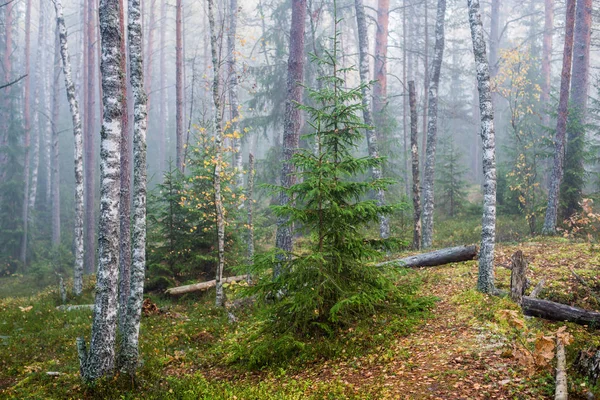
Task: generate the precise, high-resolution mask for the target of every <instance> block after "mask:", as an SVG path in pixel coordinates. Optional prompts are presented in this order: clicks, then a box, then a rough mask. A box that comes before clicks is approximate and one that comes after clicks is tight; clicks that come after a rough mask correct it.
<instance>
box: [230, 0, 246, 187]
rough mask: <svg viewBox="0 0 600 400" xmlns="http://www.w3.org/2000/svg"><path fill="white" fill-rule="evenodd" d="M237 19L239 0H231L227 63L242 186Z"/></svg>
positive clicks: (236, 163)
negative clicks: (236, 47)
mask: <svg viewBox="0 0 600 400" xmlns="http://www.w3.org/2000/svg"><path fill="white" fill-rule="evenodd" d="M237 19H238V2H237V0H229V32H228V34H227V53H228V54H229V58H228V60H227V64H228V67H229V71H228V73H229V107H230V108H231V126H232V130H233V140H232V142H233V149H234V152H233V157H234V159H233V167H234V169H235V171H236V174H237V178H236V186H237V187H238V188H242V187H243V186H244V165H243V160H242V138H241V133H240V121H239V120H240V111H239V106H240V105H239V100H238V70H237V53H236V50H235V46H236V35H237Z"/></svg>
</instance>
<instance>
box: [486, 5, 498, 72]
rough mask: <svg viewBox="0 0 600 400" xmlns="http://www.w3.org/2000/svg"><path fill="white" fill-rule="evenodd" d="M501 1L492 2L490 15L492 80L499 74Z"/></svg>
mask: <svg viewBox="0 0 600 400" xmlns="http://www.w3.org/2000/svg"><path fill="white" fill-rule="evenodd" d="M500 1H501V0H492V10H491V14H490V54H489V60H490V78H492V79H493V78H494V77H495V76H496V74H497V73H498V67H499V66H498V50H499V47H500Z"/></svg>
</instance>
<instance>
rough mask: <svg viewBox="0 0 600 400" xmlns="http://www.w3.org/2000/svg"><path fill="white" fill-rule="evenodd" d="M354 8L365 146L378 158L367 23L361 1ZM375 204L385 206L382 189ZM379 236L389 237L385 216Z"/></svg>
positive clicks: (374, 170)
mask: <svg viewBox="0 0 600 400" xmlns="http://www.w3.org/2000/svg"><path fill="white" fill-rule="evenodd" d="M354 5H355V7H356V24H357V26H358V43H359V56H360V68H359V74H360V81H361V83H362V84H363V87H362V103H363V119H364V120H365V124H366V125H368V126H369V127H368V128H367V129H366V134H367V146H368V150H369V156H370V157H372V158H378V157H379V149H378V147H377V135H376V134H375V131H374V130H373V117H372V116H371V107H370V102H371V89H370V87H369V85H368V83H369V39H368V34H367V21H366V18H365V7H364V5H363V0H355V2H354ZM371 176H372V177H373V180H378V179H381V178H382V173H381V169H380V167H378V166H373V167H371ZM375 197H376V199H377V204H378V205H379V206H382V205H384V204H385V192H384V190H383V189H378V190H377V192H376V193H375ZM379 236H380V237H381V238H382V239H387V238H388V237H389V236H390V222H389V219H388V217H387V216H385V215H380V216H379Z"/></svg>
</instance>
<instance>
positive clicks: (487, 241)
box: [467, 0, 496, 293]
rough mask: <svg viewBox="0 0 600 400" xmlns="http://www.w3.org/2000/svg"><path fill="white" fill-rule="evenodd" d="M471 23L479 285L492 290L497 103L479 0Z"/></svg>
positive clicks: (471, 0) (473, 2) (472, 8)
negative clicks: (479, 188)
mask: <svg viewBox="0 0 600 400" xmlns="http://www.w3.org/2000/svg"><path fill="white" fill-rule="evenodd" d="M467 2H468V6H469V24H470V25H471V38H472V40H473V54H474V56H475V68H476V71H477V87H478V90H479V113H480V116H481V140H482V142H483V176H484V181H483V219H482V224H481V250H480V253H479V276H478V279H477V289H478V290H479V291H481V292H484V293H493V292H494V291H495V286H494V245H495V240H496V138H495V130H494V107H493V105H492V93H491V89H490V66H489V63H488V60H487V56H486V54H485V53H486V51H485V38H484V34H483V25H482V24H481V13H480V7H479V0H467Z"/></svg>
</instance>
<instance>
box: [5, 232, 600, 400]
mask: <svg viewBox="0 0 600 400" xmlns="http://www.w3.org/2000/svg"><path fill="white" fill-rule="evenodd" d="M517 249H520V250H523V252H524V253H525V255H526V256H527V257H528V258H529V261H530V266H531V272H530V279H531V280H532V282H534V283H537V282H538V281H539V279H541V278H542V277H543V278H546V280H547V284H546V288H545V289H544V290H543V292H542V294H541V297H544V298H547V299H552V300H555V301H561V302H565V303H569V304H572V305H576V306H579V307H584V308H588V309H595V310H598V309H599V308H600V304H598V302H597V301H598V300H597V297H598V295H599V291H600V290H599V289H600V277H599V274H598V269H599V268H600V267H599V265H600V255H599V253H598V251H597V249H596V248H595V247H594V246H591V245H589V244H586V243H574V242H570V241H566V240H561V239H544V240H537V241H530V242H524V243H520V244H513V245H500V246H498V249H497V255H496V262H497V264H498V267H497V274H496V280H497V285H498V286H499V287H500V288H505V289H506V288H507V287H508V284H509V277H510V271H508V270H507V269H504V268H502V267H501V266H500V264H508V263H509V258H510V255H511V254H512V253H513V252H514V251H516V250H517ZM570 268H573V269H574V271H576V273H577V274H579V275H580V276H581V277H583V279H584V280H585V281H586V283H587V284H588V286H589V287H588V286H584V285H582V284H581V283H580V282H579V281H578V280H577V279H576V278H575V276H574V275H573V274H572V272H571V271H570ZM476 278H477V262H476V261H471V262H466V263H461V264H452V265H447V266H443V267H435V268H424V269H420V270H415V271H408V272H407V273H406V274H405V275H404V276H403V277H402V278H401V279H402V280H406V281H410V282H412V283H415V282H416V283H417V284H419V285H420V286H419V292H420V293H421V295H423V296H435V297H436V298H437V299H438V300H439V301H437V302H435V303H434V305H433V307H432V308H431V310H430V311H429V312H427V311H418V312H417V311H415V312H407V313H406V314H405V315H396V316H394V315H389V314H388V315H374V316H373V317H372V318H371V319H370V320H368V321H364V322H363V323H361V324H358V325H355V326H353V327H351V328H348V329H346V330H345V331H343V332H340V333H339V335H338V336H337V337H336V338H335V339H318V340H317V339H307V340H305V341H302V342H298V343H295V344H294V346H291V347H290V346H288V347H287V349H288V350H290V353H289V356H286V358H284V360H281V359H279V362H277V360H276V362H273V363H271V364H270V365H266V366H264V367H263V368H260V369H256V365H254V366H253V368H250V366H249V364H248V363H242V362H240V359H241V357H240V354H242V355H243V354H245V353H244V349H243V347H244V346H247V343H245V342H244V340H245V338H247V337H249V336H250V335H251V334H252V332H253V330H256V327H257V324H258V323H260V322H259V321H258V320H257V317H256V316H253V315H251V314H250V311H246V314H244V313H238V318H239V322H238V323H237V324H230V323H229V322H228V318H227V315H226V313H224V312H223V311H222V310H218V309H215V308H214V307H212V300H213V299H212V296H213V295H214V293H211V292H208V293H205V294H203V295H200V296H188V297H187V298H181V299H177V300H171V299H166V298H162V297H159V296H153V297H151V300H152V301H153V302H155V303H156V304H157V305H158V307H159V308H160V310H161V311H160V312H150V313H148V315H145V316H144V318H143V320H142V329H141V338H140V343H141V346H142V356H143V365H142V366H141V367H140V369H139V373H138V375H137V377H136V379H135V380H132V379H130V378H129V377H127V376H124V375H117V376H115V377H114V378H110V379H106V380H102V381H100V382H98V383H97V384H96V385H95V386H93V387H90V386H86V385H84V384H83V383H82V382H81V380H80V378H79V371H78V368H79V367H78V360H77V355H76V349H75V338H76V337H77V336H80V335H84V336H86V338H88V339H89V333H90V322H91V311H88V310H81V311H70V312H62V311H58V310H56V308H55V306H56V305H58V304H59V299H58V297H59V296H58V293H57V290H56V288H47V289H44V290H42V291H38V293H36V294H34V295H31V294H29V293H28V292H27V291H25V290H24V289H23V288H24V286H25V285H24V284H23V282H24V281H25V280H26V279H27V278H26V277H10V278H4V279H2V280H1V281H0V288H2V292H1V293H2V296H1V297H2V299H0V397H1V398H15V399H67V398H86V399H93V398H98V399H100V398H102V399H104V398H111V399H116V398H123V399H137V398H139V399H151V398H156V399H311V398H312V399H384V398H389V399H400V398H402V399H404V398H406V399H421V398H438V399H474V398H482V399H485V398H495V399H514V398H517V399H545V398H551V397H552V396H553V390H554V378H553V367H552V364H548V365H533V366H532V365H526V364H524V363H523V362H521V361H522V360H519V358H518V357H515V351H524V352H527V351H529V352H534V351H535V350H534V344H533V341H534V339H535V338H536V337H538V336H539V335H547V336H550V335H552V334H553V333H554V332H556V330H557V329H558V328H559V327H560V326H562V325H564V324H563V323H549V322H546V321H542V320H539V319H533V318H532V319H526V318H523V317H521V316H520V312H519V310H518V307H517V306H516V305H515V304H514V303H512V302H511V301H510V300H508V299H506V298H499V297H489V296H485V295H482V294H480V293H478V292H476V291H475V290H473V288H474V287H475V283H476ZM92 287H93V284H92V282H87V283H86V289H87V290H86V294H85V295H84V298H83V299H81V300H78V301H77V302H81V303H85V302H91V299H92V295H91V289H92ZM11 288H19V292H18V293H11V292H10V289H11ZM9 296H10V297H9ZM71 302H75V300H74V299H72V300H71ZM506 310H511V311H515V312H516V313H515V314H510V312H507V311H506ZM507 315H517V316H518V317H511V318H513V319H515V320H511V318H507ZM521 322H522V323H521ZM566 325H567V329H568V331H569V332H570V333H571V334H572V335H573V336H574V342H573V344H571V345H570V346H569V347H568V348H567V351H568V362H569V365H571V364H572V362H573V360H574V357H575V355H576V353H577V351H578V350H579V349H580V348H583V347H589V346H594V345H595V346H600V335H598V331H597V330H593V329H592V328H590V327H588V328H586V327H582V326H578V325H574V324H566ZM263 339H264V343H263V345H267V346H268V344H269V340H270V338H263ZM273 346H276V345H275V344H274V345H273ZM277 346H278V345H277ZM515 349H516V350H515ZM242 358H243V357H242ZM263 364H264V363H263ZM48 371H56V372H60V375H58V376H49V375H47V374H46V373H47V372H48ZM568 372H569V384H570V392H571V394H572V395H571V398H577V396H583V395H584V394H585V392H587V391H588V390H590V391H592V392H593V393H594V394H596V395H600V390H599V388H598V387H591V385H590V382H587V381H586V380H585V379H584V378H583V377H581V376H579V375H578V374H577V372H576V371H574V370H573V368H570V369H569V371H568Z"/></svg>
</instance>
